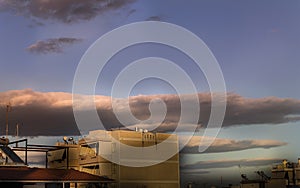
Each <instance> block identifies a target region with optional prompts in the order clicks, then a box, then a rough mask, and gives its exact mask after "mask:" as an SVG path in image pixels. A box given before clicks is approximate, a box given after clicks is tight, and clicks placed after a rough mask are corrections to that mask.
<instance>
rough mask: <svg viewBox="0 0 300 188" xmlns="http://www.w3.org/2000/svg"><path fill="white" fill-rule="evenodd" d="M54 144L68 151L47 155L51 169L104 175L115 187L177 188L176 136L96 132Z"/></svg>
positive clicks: (131, 132)
mask: <svg viewBox="0 0 300 188" xmlns="http://www.w3.org/2000/svg"><path fill="white" fill-rule="evenodd" d="M57 145H61V146H69V149H68V151H67V150H66V149H62V150H60V151H55V152H49V153H48V165H49V166H50V167H51V168H65V167H66V166H69V167H70V168H73V169H77V170H79V171H82V172H87V173H90V174H94V175H100V176H105V177H108V178H111V179H113V180H115V181H116V183H115V184H114V185H113V187H116V188H118V187H122V188H126V187H130V188H131V187H139V188H146V187H147V188H156V187H157V188H158V187H160V188H169V187H170V188H176V187H177V188H179V187H180V182H179V180H180V176H179V154H178V138H177V135H174V134H166V133H152V132H148V131H147V130H137V131H127V130H113V131H103V130H96V131H90V133H89V135H88V136H87V137H86V138H84V139H82V140H80V141H79V143H78V144H74V143H71V144H69V143H58V144H57ZM137 150H139V151H142V153H141V152H137ZM68 163H69V164H68Z"/></svg>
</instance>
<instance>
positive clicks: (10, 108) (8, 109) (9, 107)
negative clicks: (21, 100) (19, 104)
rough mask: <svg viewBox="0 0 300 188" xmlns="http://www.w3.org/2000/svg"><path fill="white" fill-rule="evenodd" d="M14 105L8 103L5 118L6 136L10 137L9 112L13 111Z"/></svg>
mask: <svg viewBox="0 0 300 188" xmlns="http://www.w3.org/2000/svg"><path fill="white" fill-rule="evenodd" d="M11 110H12V107H11V104H10V102H9V103H8V104H7V105H6V116H5V120H6V128H5V133H6V138H7V137H8V114H9V112H11Z"/></svg>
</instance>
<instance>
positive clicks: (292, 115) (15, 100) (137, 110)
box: [0, 90, 300, 135]
mask: <svg viewBox="0 0 300 188" xmlns="http://www.w3.org/2000/svg"><path fill="white" fill-rule="evenodd" d="M198 96H199V102H200V109H201V110H200V117H199V121H198V127H203V128H205V127H206V125H207V121H208V118H209V115H210V99H211V98H210V94H209V93H199V94H198ZM185 98H186V101H187V102H189V95H186V96H185ZM86 99H87V96H80V98H79V100H80V101H81V103H80V105H81V106H80V109H82V111H83V112H84V113H89V110H90V108H89V106H88V105H87V103H86V102H85V100H86ZM154 99H160V100H161V101H163V102H164V103H165V105H166V108H167V113H166V117H165V119H164V121H163V122H162V124H159V122H155V118H154V120H153V119H152V121H149V122H147V119H148V118H149V117H150V110H149V103H150V102H151V101H153V100H154ZM112 100H114V101H116V103H115V104H116V107H117V109H118V110H117V111H118V112H119V114H121V115H122V114H126V113H128V112H127V111H126V110H125V109H126V108H125V107H126V106H127V105H128V104H129V105H130V110H131V112H132V114H133V115H134V116H135V117H136V118H137V119H139V120H145V121H144V124H142V125H141V124H140V122H139V121H135V120H130V119H129V120H128V121H127V122H125V123H126V124H121V123H120V122H119V121H118V119H117V118H116V116H115V114H114V112H113V110H112ZM9 101H10V102H11V104H12V106H13V111H12V112H11V113H10V124H11V125H15V123H22V124H23V126H22V127H20V134H23V135H74V134H79V131H78V128H77V125H76V123H75V120H74V116H73V109H72V94H71V93H63V92H47V93H43V92H35V91H32V90H15V91H6V92H1V93H0V104H2V106H5V104H6V103H8V102H9ZM95 102H96V106H97V110H98V114H99V117H100V119H101V121H102V123H103V124H104V126H105V127H106V128H107V129H110V128H119V127H120V128H122V127H124V126H126V127H127V126H129V127H131V128H132V127H135V126H139V127H140V128H147V129H149V130H151V129H152V128H153V127H157V126H158V127H157V128H156V130H157V131H162V132H165V131H172V130H174V129H175V128H176V127H177V123H178V121H179V117H180V110H181V109H180V100H179V97H178V96H177V95H151V96H143V95H141V96H134V97H130V98H129V101H128V100H127V99H111V98H110V97H107V96H95ZM190 102H193V101H192V100H191V101H190ZM186 110H190V111H191V114H192V113H193V109H186ZM3 114H4V111H3ZM299 115H300V101H299V100H297V99H289V98H284V99H283V98H277V97H266V98H260V99H250V98H244V97H242V96H240V95H236V94H232V93H231V94H228V97H227V109H226V115H225V119H224V123H223V127H228V126H242V125H253V124H280V123H286V122H292V121H298V120H299V117H300V116H299ZM0 123H1V124H2V125H4V124H5V121H4V115H3V117H2V118H1V117H0ZM190 125H191V122H189V118H188V117H187V118H186V119H185V120H184V122H183V128H182V129H183V130H182V131H189V130H192V129H191V127H193V126H190ZM87 126H88V125H87ZM2 130H3V129H0V132H1V131H2ZM12 132H14V129H13V128H11V133H12ZM1 133H2V134H3V132H1Z"/></svg>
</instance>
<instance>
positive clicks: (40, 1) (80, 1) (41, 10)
mask: <svg viewBox="0 0 300 188" xmlns="http://www.w3.org/2000/svg"><path fill="white" fill-rule="evenodd" d="M131 2H133V0H59V1H52V0H2V1H0V10H2V11H11V12H14V13H15V14H20V15H24V16H27V17H30V18H38V19H46V20H47V19H52V20H58V21H61V22H65V23H71V22H75V21H78V20H90V19H92V18H94V17H95V16H97V15H98V14H101V13H103V12H105V11H109V10H116V9H120V8H122V7H124V6H125V5H127V4H129V3H131Z"/></svg>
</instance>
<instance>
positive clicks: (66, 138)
mask: <svg viewBox="0 0 300 188" xmlns="http://www.w3.org/2000/svg"><path fill="white" fill-rule="evenodd" d="M63 139H64V141H65V143H66V144H68V137H66V136H64V138H63Z"/></svg>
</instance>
